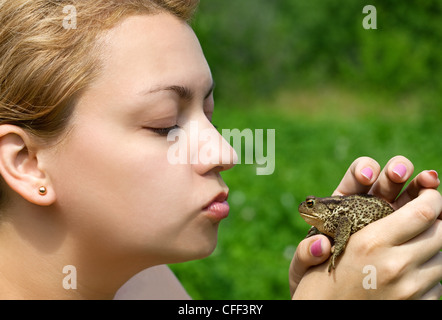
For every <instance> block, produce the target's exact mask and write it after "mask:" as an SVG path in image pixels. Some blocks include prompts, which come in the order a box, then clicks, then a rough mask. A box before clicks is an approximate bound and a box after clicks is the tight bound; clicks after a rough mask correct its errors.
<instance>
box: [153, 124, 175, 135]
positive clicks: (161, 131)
mask: <svg viewBox="0 0 442 320" xmlns="http://www.w3.org/2000/svg"><path fill="white" fill-rule="evenodd" d="M179 128H180V126H178V125H174V126H172V127H168V128H150V130H152V131H153V132H155V133H156V134H158V135H160V136H164V137H165V136H167V135H168V134H169V132H170V131H172V130H173V129H179Z"/></svg>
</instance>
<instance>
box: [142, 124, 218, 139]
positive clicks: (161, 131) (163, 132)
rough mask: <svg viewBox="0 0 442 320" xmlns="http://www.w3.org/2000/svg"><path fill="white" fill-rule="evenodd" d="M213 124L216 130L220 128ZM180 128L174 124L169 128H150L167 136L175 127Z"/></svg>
mask: <svg viewBox="0 0 442 320" xmlns="http://www.w3.org/2000/svg"><path fill="white" fill-rule="evenodd" d="M212 125H213V127H214V128H215V129H216V130H218V126H217V125H215V124H212ZM179 128H180V126H178V125H174V126H172V127H168V128H149V129H150V130H152V131H153V132H155V133H156V134H158V135H160V136H163V137H166V136H167V135H168V134H169V132H170V131H172V130H173V129H179Z"/></svg>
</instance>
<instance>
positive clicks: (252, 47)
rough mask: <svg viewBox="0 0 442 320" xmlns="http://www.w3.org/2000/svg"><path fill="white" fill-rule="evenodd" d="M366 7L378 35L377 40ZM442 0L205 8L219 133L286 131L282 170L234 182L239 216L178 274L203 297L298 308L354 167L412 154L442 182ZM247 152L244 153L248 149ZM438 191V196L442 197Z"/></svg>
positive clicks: (254, 1)
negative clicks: (307, 267)
mask: <svg viewBox="0 0 442 320" xmlns="http://www.w3.org/2000/svg"><path fill="white" fill-rule="evenodd" d="M366 4H371V5H374V6H375V7H376V9H377V29H376V30H366V29H364V28H363V27H362V20H363V19H364V17H365V16H366V14H363V13H362V9H363V7H364V6H365V5H366ZM441 14H442V1H440V0H431V1H426V0H420V1H417V0H413V1H394V0H383V1H369V2H368V1H357V0H309V1H305V0H272V1H269V0H203V1H201V4H200V7H199V10H198V12H197V15H196V17H195V20H194V22H193V27H194V30H195V32H196V34H197V35H198V37H199V39H200V42H201V45H202V47H203V50H204V52H205V54H206V58H207V60H208V62H209V64H210V66H211V68H212V73H213V76H214V79H215V81H216V84H217V86H216V91H215V101H216V108H215V115H214V123H215V124H216V125H217V126H218V128H219V129H221V128H230V129H233V128H238V129H240V130H243V129H245V128H250V129H252V130H255V129H264V131H265V129H275V132H276V167H275V171H274V173H273V174H272V175H268V176H258V175H256V171H255V169H256V166H255V165H245V164H240V165H237V166H236V167H235V168H233V169H232V170H230V171H228V172H224V173H223V178H224V180H225V181H226V183H227V184H228V185H229V187H230V196H229V203H230V206H231V214H230V216H229V218H228V219H226V220H225V221H222V222H221V225H220V232H219V243H218V247H217V249H216V250H215V252H214V253H213V255H211V256H210V257H208V258H206V259H203V260H198V261H191V262H187V263H182V264H176V265H171V268H172V269H173V270H174V271H175V273H176V274H177V276H178V277H179V279H180V280H181V281H182V283H183V284H184V286H185V288H186V289H187V291H188V292H189V294H190V295H191V296H192V297H193V298H194V299H289V298H290V295H289V286H288V267H289V263H290V260H291V258H292V256H293V253H294V250H295V248H296V246H297V244H298V243H299V241H301V240H302V239H303V238H304V236H305V234H306V232H307V230H308V229H309V226H308V225H307V224H306V223H305V222H304V221H303V220H302V219H301V218H300V217H299V214H298V211H297V206H298V204H299V203H300V202H301V201H303V200H304V198H305V197H306V196H307V195H310V194H314V195H317V196H327V195H330V194H331V193H332V192H333V190H334V189H335V188H336V186H337V185H338V183H339V181H340V179H341V178H342V176H343V174H344V173H345V171H346V169H347V168H348V166H349V165H350V164H351V162H352V161H353V160H354V159H356V158H357V157H360V156H370V157H373V158H374V159H376V160H377V161H378V162H379V163H380V164H381V166H384V165H385V163H386V162H387V161H388V159H390V158H391V157H393V156H395V155H398V154H401V155H404V156H406V157H408V158H409V159H410V160H411V161H412V162H413V163H414V165H415V174H416V173H417V172H420V171H422V170H426V169H435V170H437V171H438V172H440V173H442V161H441V159H442V126H441V120H442V94H441V92H442V50H441V43H442V22H441V21H442V20H441ZM243 149H244V146H243ZM439 190H440V189H439Z"/></svg>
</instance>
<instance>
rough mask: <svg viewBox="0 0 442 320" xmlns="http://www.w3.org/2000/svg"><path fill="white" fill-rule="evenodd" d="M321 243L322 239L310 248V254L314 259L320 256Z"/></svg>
mask: <svg viewBox="0 0 442 320" xmlns="http://www.w3.org/2000/svg"><path fill="white" fill-rule="evenodd" d="M321 242H322V239H319V240H316V241H315V242H313V244H312V246H311V247H310V252H311V254H312V255H313V256H314V257H320V256H322V246H321Z"/></svg>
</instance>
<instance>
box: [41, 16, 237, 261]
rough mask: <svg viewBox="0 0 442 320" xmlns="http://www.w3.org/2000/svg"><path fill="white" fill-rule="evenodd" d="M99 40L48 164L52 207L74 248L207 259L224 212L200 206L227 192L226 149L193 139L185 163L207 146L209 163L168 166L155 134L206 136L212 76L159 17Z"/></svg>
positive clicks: (195, 47)
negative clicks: (94, 63) (87, 83)
mask: <svg viewBox="0 0 442 320" xmlns="http://www.w3.org/2000/svg"><path fill="white" fill-rule="evenodd" d="M102 40H103V43H104V47H103V56H102V61H103V68H102V72H101V73H100V75H99V76H98V78H97V79H96V80H95V81H94V82H93V84H92V85H91V87H90V88H88V90H86V91H85V92H84V94H83V95H82V96H81V98H80V99H79V101H78V104H77V105H76V107H75V111H74V114H73V117H72V121H71V126H70V128H69V129H70V131H69V134H68V135H67V137H66V138H65V139H64V140H63V141H62V143H60V144H59V145H57V146H56V148H54V151H53V157H52V158H51V159H52V161H51V166H50V167H51V169H50V170H49V174H50V179H51V182H52V183H53V186H54V191H55V193H56V196H57V200H56V204H55V206H56V208H57V210H59V211H60V212H62V216H63V217H64V218H65V220H66V221H65V222H66V225H67V226H69V230H70V232H71V233H70V234H71V236H72V239H75V240H74V241H76V242H77V243H80V246H79V248H83V249H82V250H84V248H87V249H91V250H92V248H94V250H96V251H98V252H99V254H103V255H104V254H119V253H122V252H124V253H125V254H126V255H131V254H133V255H134V256H140V255H141V256H142V257H143V259H145V260H146V261H150V262H152V263H155V264H156V263H170V262H178V261H184V260H189V259H195V258H200V257H204V256H207V255H208V254H210V253H211V252H212V251H213V249H214V248H215V245H216V240H217V229H218V224H219V220H220V219H221V218H222V217H223V215H224V214H225V213H226V212H225V209H226V208H225V204H224V205H223V204H216V205H214V206H213V205H212V208H214V210H215V212H213V211H211V210H207V206H208V205H209V204H210V203H211V202H213V200H214V199H215V198H216V197H218V198H217V200H218V201H221V202H222V201H223V198H225V196H226V194H227V193H228V188H227V186H226V185H225V183H224V182H223V180H222V178H221V176H220V174H219V172H220V171H223V170H226V169H229V168H231V167H232V166H233V158H234V157H235V154H234V151H233V150H232V149H231V148H230V146H228V145H227V144H226V143H224V144H219V143H215V141H211V140H210V141H209V142H207V141H206V142H198V148H197V149H192V148H189V149H188V150H187V151H189V152H190V154H189V158H191V157H192V156H194V155H192V152H195V151H197V150H199V149H201V148H202V147H203V146H204V147H205V148H207V147H208V144H210V143H212V146H210V147H211V148H213V151H214V152H212V153H209V154H211V155H212V156H213V157H214V158H213V159H211V160H212V161H210V162H211V163H209V164H208V163H207V161H205V162H201V161H198V162H196V163H195V162H194V161H186V163H181V164H172V163H171V161H169V160H168V150H169V148H170V147H171V145H172V144H173V142H171V141H167V137H166V135H167V132H168V130H165V129H164V128H171V127H174V126H179V127H180V128H182V129H183V130H184V132H185V133H189V130H190V127H191V123H193V125H195V124H196V123H197V124H198V129H199V130H200V131H201V130H205V129H209V128H210V129H213V126H212V124H211V117H212V113H213V107H214V106H213V95H212V89H213V79H212V76H211V73H210V69H209V66H208V65H207V62H206V60H205V57H204V55H203V52H202V50H201V47H200V45H199V42H198V40H197V38H196V36H195V34H194V33H193V31H192V29H191V28H190V27H189V26H188V25H187V24H186V23H184V22H182V21H180V20H178V19H177V18H175V17H173V16H171V15H168V14H158V15H153V16H134V17H130V18H128V19H126V20H124V21H123V23H122V24H121V25H119V26H117V27H115V28H113V29H111V30H110V31H109V32H108V33H106V35H104V36H103V39H102ZM161 128H163V130H156V129H161ZM213 130H215V129H213ZM216 134H217V135H218V137H219V139H220V140H221V136H220V135H219V134H218V133H216ZM188 136H189V135H188ZM190 143H191V142H190V141H189V142H188V145H189V144H190ZM193 143H194V142H193ZM215 149H216V150H215ZM192 150H193V151H192ZM216 151H219V152H216ZM221 154H222V155H223V156H224V157H225V155H226V154H228V155H229V157H228V161H226V159H225V158H224V159H221ZM216 209H218V211H216ZM223 210H224V211H223ZM81 244H84V246H83V247H82V245H81Z"/></svg>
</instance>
